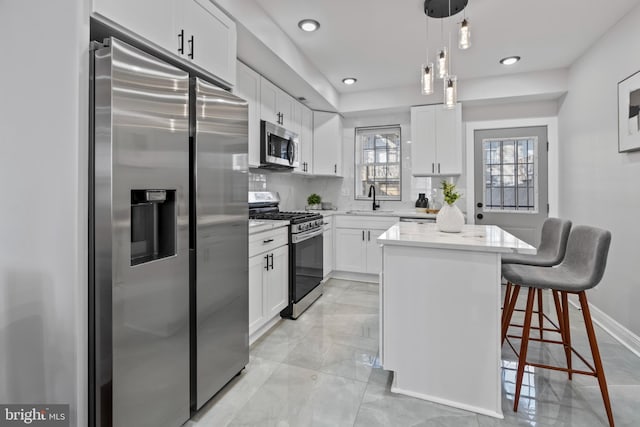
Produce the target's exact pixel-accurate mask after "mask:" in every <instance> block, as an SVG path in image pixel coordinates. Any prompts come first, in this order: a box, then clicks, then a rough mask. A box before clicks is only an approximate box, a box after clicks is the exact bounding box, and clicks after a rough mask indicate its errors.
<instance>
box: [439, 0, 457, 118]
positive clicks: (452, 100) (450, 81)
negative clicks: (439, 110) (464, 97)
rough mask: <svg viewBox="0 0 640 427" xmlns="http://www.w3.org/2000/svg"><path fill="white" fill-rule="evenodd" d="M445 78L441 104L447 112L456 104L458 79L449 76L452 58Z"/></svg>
mask: <svg viewBox="0 0 640 427" xmlns="http://www.w3.org/2000/svg"><path fill="white" fill-rule="evenodd" d="M449 16H451V0H449ZM449 51H451V33H449ZM448 59H449V61H448V64H447V65H448V66H449V68H448V69H447V76H446V77H445V79H444V100H443V102H442V104H443V105H444V108H445V109H447V110H451V109H453V108H456V103H457V102H458V78H457V77H456V76H454V75H451V67H452V65H453V64H452V62H453V58H448Z"/></svg>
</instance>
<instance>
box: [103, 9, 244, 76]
mask: <svg viewBox="0 0 640 427" xmlns="http://www.w3.org/2000/svg"><path fill="white" fill-rule="evenodd" d="M93 12H94V13H95V14H97V15H100V16H102V17H105V18H107V19H109V20H110V21H113V22H114V23H115V24H118V25H119V26H121V27H123V28H125V29H126V30H128V31H130V32H131V33H134V34H136V35H138V36H140V37H142V38H144V39H146V40H147V41H149V42H151V43H153V44H155V45H156V46H158V47H161V48H163V49H165V50H166V51H168V52H170V53H171V54H172V55H174V56H176V57H177V58H179V59H181V60H183V61H185V62H190V63H193V64H194V65H196V66H198V67H199V68H201V69H203V70H204V71H206V72H208V73H210V74H212V75H214V76H215V77H217V78H218V79H220V80H221V81H223V82H224V83H226V84H228V85H229V86H233V85H235V82H236V69H235V68H236V26H235V23H234V22H233V21H232V20H231V19H230V18H229V17H228V16H227V15H225V14H224V13H223V12H222V11H220V10H219V9H218V8H217V7H216V6H215V5H214V4H213V3H211V1H210V0H161V1H151V0H136V1H129V0H93Z"/></svg>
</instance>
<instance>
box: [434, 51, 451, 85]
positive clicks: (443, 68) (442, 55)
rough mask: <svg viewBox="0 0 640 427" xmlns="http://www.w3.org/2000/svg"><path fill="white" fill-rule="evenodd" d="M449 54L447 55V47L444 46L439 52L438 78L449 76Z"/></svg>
mask: <svg viewBox="0 0 640 427" xmlns="http://www.w3.org/2000/svg"><path fill="white" fill-rule="evenodd" d="M448 59H449V55H447V48H446V47H443V48H442V49H440V51H439V52H438V59H437V61H438V78H439V79H444V78H445V77H446V76H447V70H448V68H449V61H448Z"/></svg>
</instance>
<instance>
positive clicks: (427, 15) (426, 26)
mask: <svg viewBox="0 0 640 427" xmlns="http://www.w3.org/2000/svg"><path fill="white" fill-rule="evenodd" d="M425 15H426V21H425V30H426V33H427V62H426V64H427V65H429V13H425Z"/></svg>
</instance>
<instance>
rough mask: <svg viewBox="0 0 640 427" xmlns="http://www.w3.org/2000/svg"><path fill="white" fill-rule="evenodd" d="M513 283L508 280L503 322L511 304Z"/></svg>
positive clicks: (503, 305)
mask: <svg viewBox="0 0 640 427" xmlns="http://www.w3.org/2000/svg"><path fill="white" fill-rule="evenodd" d="M512 287H513V285H512V284H511V282H509V281H508V280H507V287H506V289H505V291H504V303H503V304H502V323H504V317H505V316H504V315H505V313H506V312H507V307H508V306H509V302H510V299H511V289H512Z"/></svg>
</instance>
